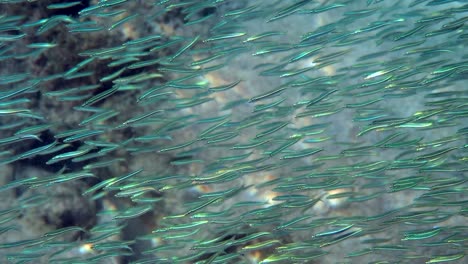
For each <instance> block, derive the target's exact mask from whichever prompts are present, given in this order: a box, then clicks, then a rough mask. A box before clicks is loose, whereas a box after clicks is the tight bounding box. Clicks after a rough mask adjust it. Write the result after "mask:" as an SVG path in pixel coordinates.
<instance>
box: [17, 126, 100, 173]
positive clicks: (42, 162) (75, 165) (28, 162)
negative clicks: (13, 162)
mask: <svg viewBox="0 0 468 264" xmlns="http://www.w3.org/2000/svg"><path fill="white" fill-rule="evenodd" d="M39 138H40V139H41V140H42V142H40V141H34V143H32V144H31V145H30V146H28V149H34V148H38V147H41V146H45V145H48V144H51V143H52V142H54V141H55V140H56V139H55V138H54V134H53V133H52V132H51V131H50V130H46V131H44V132H42V133H41V134H40V136H39ZM69 144H70V146H69V147H66V148H64V149H62V150H60V151H57V152H54V153H51V154H46V155H37V156H34V157H32V158H29V159H25V160H20V161H19V164H18V166H19V167H22V166H35V167H39V168H41V169H42V170H45V171H48V172H52V173H57V172H59V171H60V170H61V169H63V168H64V167H66V168H67V171H75V170H79V169H81V168H82V167H83V166H84V165H85V164H86V163H88V162H90V161H92V160H90V161H86V163H85V162H72V161H71V160H65V161H59V162H57V163H53V164H46V162H47V161H49V160H50V159H51V158H53V157H54V156H57V155H59V154H62V153H66V152H70V151H75V150H77V149H78V148H79V147H80V146H81V145H82V143H81V142H80V141H76V142H72V143H69ZM90 153H91V152H90Z"/></svg>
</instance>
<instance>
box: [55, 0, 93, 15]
mask: <svg viewBox="0 0 468 264" xmlns="http://www.w3.org/2000/svg"><path fill="white" fill-rule="evenodd" d="M75 1H76V0H68V1H63V0H60V1H51V3H52V4H56V3H70V2H75ZM90 2H91V1H90V0H81V4H79V5H75V6H72V7H68V8H62V9H57V10H51V11H49V12H48V13H47V15H49V16H51V15H66V16H72V17H78V16H79V14H78V13H79V12H80V11H81V10H83V9H85V8H87V7H89V4H90Z"/></svg>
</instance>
